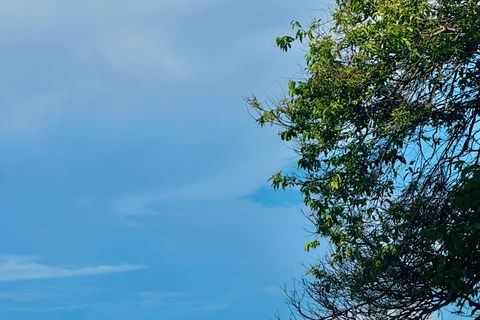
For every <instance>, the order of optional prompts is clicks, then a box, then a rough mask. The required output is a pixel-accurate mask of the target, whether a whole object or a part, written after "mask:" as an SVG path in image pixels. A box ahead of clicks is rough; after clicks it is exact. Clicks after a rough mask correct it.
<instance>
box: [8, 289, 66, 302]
mask: <svg viewBox="0 0 480 320" xmlns="http://www.w3.org/2000/svg"><path fill="white" fill-rule="evenodd" d="M59 297H64V295H61V294H58V293H48V292H29V291H18V292H16V291H0V299H8V300H14V301H22V302H27V301H35V300H40V299H48V298H59Z"/></svg>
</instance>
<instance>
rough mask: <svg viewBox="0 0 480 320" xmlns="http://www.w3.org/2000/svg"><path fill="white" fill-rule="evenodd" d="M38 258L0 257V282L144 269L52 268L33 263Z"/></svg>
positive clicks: (100, 267) (125, 267) (121, 267)
mask: <svg viewBox="0 0 480 320" xmlns="http://www.w3.org/2000/svg"><path fill="white" fill-rule="evenodd" d="M36 260H38V257H31V256H2V257H0V282H3V281H17V280H29V279H46V278H64V277H79V276H89V275H97V274H104V273H113V272H126V271H133V270H141V269H145V268H146V266H144V265H131V264H121V265H115V266H97V267H86V268H63V267H52V266H48V265H44V264H39V263H37V262H35V261H36Z"/></svg>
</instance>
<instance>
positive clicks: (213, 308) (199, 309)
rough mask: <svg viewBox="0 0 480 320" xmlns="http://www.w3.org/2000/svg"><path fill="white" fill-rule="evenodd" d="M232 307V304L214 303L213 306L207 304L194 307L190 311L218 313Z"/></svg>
mask: <svg viewBox="0 0 480 320" xmlns="http://www.w3.org/2000/svg"><path fill="white" fill-rule="evenodd" d="M231 306H232V304H231V303H213V304H205V305H202V306H198V307H194V308H191V309H189V311H195V312H210V311H218V310H224V309H228V308H230V307H231Z"/></svg>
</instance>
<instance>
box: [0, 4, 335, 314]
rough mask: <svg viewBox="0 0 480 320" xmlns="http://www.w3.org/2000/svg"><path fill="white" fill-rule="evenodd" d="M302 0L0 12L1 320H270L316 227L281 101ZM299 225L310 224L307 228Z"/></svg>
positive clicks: (306, 12) (295, 71) (298, 65)
mask: <svg viewBox="0 0 480 320" xmlns="http://www.w3.org/2000/svg"><path fill="white" fill-rule="evenodd" d="M328 6H329V3H328V2H322V1H312V0H296V1H293V0H281V1H273V0H272V1H271V0H266V1H261V2H258V1H250V0H245V1H242V2H239V1H230V0H222V1H220V0H196V1H193V0H176V1H170V0H162V1H158V0H157V1H153V0H138V1H135V2H134V1H122V0H115V1H113V0H97V1H93V0H82V1H77V0H72V1H62V0H42V1H40V0H3V1H1V2H0V47H1V50H0V70H2V73H1V74H0V91H1V92H0V152H1V155H2V156H1V157H0V212H1V214H0V228H1V232H0V318H2V319H9V320H17V319H29V320H32V319H33V320H35V319H48V320H55V319H82V320H89V319H92V320H101V319H116V320H126V319H129V320H130V319H132V320H133V319H135V320H147V319H148V320H154V319H172V320H174V319H182V320H183V319H200V320H201V319H209V320H216V319H218V320H220V319H222V320H224V319H229V320H236V319H246V318H248V319H271V318H272V317H273V315H274V313H275V312H276V311H277V310H278V311H279V312H280V313H281V314H283V315H286V314H287V309H286V306H285V305H284V303H283V298H282V295H281V288H282V287H283V286H284V285H285V284H286V285H287V286H290V285H291V283H292V280H293V279H294V278H298V277H299V276H301V275H303V274H304V272H305V268H304V267H303V266H302V263H308V261H309V259H312V257H315V254H316V253H313V254H312V253H310V254H307V253H305V252H303V246H304V244H305V242H307V241H308V240H309V239H311V238H308V229H309V225H308V224H307V221H306V220H305V219H304V218H303V217H302V215H301V212H300V211H301V208H302V206H301V198H300V196H299V195H298V194H297V193H296V192H294V191H290V192H286V193H278V192H277V193H274V192H273V191H271V190H270V187H269V183H268V182H267V180H268V178H269V177H270V176H271V175H272V174H273V173H274V172H276V171H278V170H280V169H287V170H288V169H289V168H291V165H292V164H293V163H294V159H295V155H294V153H293V152H292V150H290V149H289V148H288V147H287V146H285V145H284V144H283V143H281V142H280V140H279V138H278V137H277V135H276V133H275V130H274V129H273V128H264V129H260V128H258V126H257V125H256V124H255V121H254V120H253V119H252V118H251V117H250V115H249V114H248V112H247V107H246V104H245V102H244V101H243V97H244V96H247V95H250V94H256V95H257V96H258V97H259V98H260V100H262V101H264V100H268V99H269V98H270V99H273V100H274V99H275V98H276V97H281V96H282V95H283V94H284V90H285V85H286V82H287V79H288V78H291V77H299V76H300V75H301V71H302V61H303V59H302V57H303V55H304V52H303V51H302V50H301V48H298V49H295V50H292V52H290V53H288V54H286V53H283V52H281V51H280V50H279V49H278V48H276V47H275V38H276V37H277V36H282V35H285V34H289V33H291V32H292V31H291V29H290V26H289V23H290V21H291V20H299V21H302V22H304V23H305V24H307V23H308V22H309V21H310V19H311V18H312V17H319V16H322V15H324V14H325V12H324V10H325V9H327V7H328ZM305 229H307V230H305Z"/></svg>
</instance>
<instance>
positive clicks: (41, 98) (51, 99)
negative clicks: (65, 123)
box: [0, 92, 65, 135]
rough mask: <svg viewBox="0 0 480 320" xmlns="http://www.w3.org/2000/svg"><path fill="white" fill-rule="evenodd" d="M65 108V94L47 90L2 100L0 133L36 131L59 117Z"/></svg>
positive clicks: (18, 133)
mask: <svg viewBox="0 0 480 320" xmlns="http://www.w3.org/2000/svg"><path fill="white" fill-rule="evenodd" d="M64 110H65V95H64V94H63V93H59V92H48V93H43V94H39V95H33V96H27V97H20V98H18V99H12V100H11V101H7V102H4V107H3V108H2V109H0V133H1V132H5V133H8V134H15V135H24V134H30V133H32V132H36V131H38V130H39V129H41V128H42V127H43V126H44V125H45V124H46V123H49V122H50V121H52V120H53V119H55V118H58V117H60V116H61V115H62V114H63V112H64Z"/></svg>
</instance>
